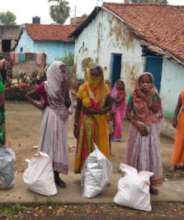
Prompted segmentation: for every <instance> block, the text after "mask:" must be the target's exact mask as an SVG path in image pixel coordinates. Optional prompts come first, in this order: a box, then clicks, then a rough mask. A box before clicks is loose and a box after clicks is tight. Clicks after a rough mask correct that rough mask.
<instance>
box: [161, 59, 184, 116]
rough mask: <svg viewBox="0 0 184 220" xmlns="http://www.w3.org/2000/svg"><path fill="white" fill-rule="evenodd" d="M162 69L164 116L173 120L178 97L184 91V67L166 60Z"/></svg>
mask: <svg viewBox="0 0 184 220" xmlns="http://www.w3.org/2000/svg"><path fill="white" fill-rule="evenodd" d="M162 68H163V69H162V80H161V90H160V95H161V98H162V104H163V109H164V115H165V116H166V117H168V118H171V117H172V116H173V113H174V110H175V106H176V103H177V99H178V95H179V93H180V91H181V90H182V89H184V67H183V66H182V65H180V64H177V63H176V62H174V61H170V60H168V59H166V58H164V59H163V67H162Z"/></svg>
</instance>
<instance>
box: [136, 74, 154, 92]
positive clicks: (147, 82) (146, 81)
mask: <svg viewBox="0 0 184 220" xmlns="http://www.w3.org/2000/svg"><path fill="white" fill-rule="evenodd" d="M139 84H140V88H141V90H142V91H143V92H148V91H149V90H150V89H151V88H152V86H153V82H152V78H151V76H149V75H144V76H142V78H141V79H140V81H139Z"/></svg>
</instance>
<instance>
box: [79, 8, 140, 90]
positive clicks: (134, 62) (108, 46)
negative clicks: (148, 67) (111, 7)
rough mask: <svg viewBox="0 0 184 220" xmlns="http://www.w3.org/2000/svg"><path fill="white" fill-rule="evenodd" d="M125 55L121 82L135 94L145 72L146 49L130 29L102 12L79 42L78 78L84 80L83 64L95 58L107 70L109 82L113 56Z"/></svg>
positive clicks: (84, 31)
mask: <svg viewBox="0 0 184 220" xmlns="http://www.w3.org/2000/svg"><path fill="white" fill-rule="evenodd" d="M112 53H119V54H122V68H121V78H122V79H124V80H125V81H126V87H127V90H129V91H131V90H132V84H134V82H135V78H136V76H137V75H138V74H139V73H141V72H142V70H143V59H142V48H141V45H140V42H139V41H138V40H136V39H135V38H134V37H133V36H132V35H131V34H130V33H129V31H128V29H127V28H126V26H125V25H124V24H123V23H122V22H121V21H119V20H118V19H117V18H116V17H114V16H112V15H111V14H109V13H108V12H105V11H101V12H100V13H99V14H98V15H97V17H96V18H95V19H94V20H92V22H91V23H90V24H89V25H88V26H87V27H86V28H85V29H84V30H83V32H82V33H81V34H80V35H79V36H78V38H77V39H76V42H75V63H76V68H77V77H78V78H83V77H84V71H83V68H82V63H83V61H84V60H85V59H86V58H91V59H92V60H93V61H94V62H96V63H99V64H100V65H102V67H103V68H104V73H105V79H108V80H110V78H111V55H112Z"/></svg>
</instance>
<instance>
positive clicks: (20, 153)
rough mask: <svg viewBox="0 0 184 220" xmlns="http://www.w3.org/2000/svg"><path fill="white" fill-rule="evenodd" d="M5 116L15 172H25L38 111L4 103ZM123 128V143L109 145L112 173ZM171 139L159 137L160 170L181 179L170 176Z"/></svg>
mask: <svg viewBox="0 0 184 220" xmlns="http://www.w3.org/2000/svg"><path fill="white" fill-rule="evenodd" d="M6 109H7V112H6V115H7V119H6V120H7V138H8V140H9V141H10V142H11V144H12V147H13V148H14V150H15V151H16V155H17V170H18V171H19V172H22V171H23V170H24V169H25V166H26V164H25V161H24V160H25V159H26V158H30V157H31V156H32V155H33V154H34V152H35V151H36V150H35V149H34V148H33V146H34V145H38V141H39V132H40V122H41V112H40V111H39V110H37V109H36V108H35V107H33V106H32V105H29V104H27V103H16V102H14V103H12V102H8V103H7V104H6ZM72 126H73V120H72V116H71V117H70V120H69V128H68V151H69V161H70V171H71V172H72V170H73V161H74V153H75V139H74V138H73V131H72V129H73V128H72ZM127 127H128V124H127V123H126V124H125V129H124V130H125V132H124V134H125V136H124V137H125V142H123V143H113V144H112V153H113V157H112V161H113V163H114V172H117V171H118V166H119V163H120V162H121V161H123V158H124V152H125V147H126V138H127ZM172 147H173V140H171V139H169V138H166V137H161V152H162V161H163V165H164V167H166V168H165V169H164V170H166V171H167V176H168V177H172V178H173V176H174V177H178V176H184V172H183V174H182V173H180V174H175V175H173V174H170V172H169V171H168V170H169V166H170V164H169V163H170V158H171V153H172Z"/></svg>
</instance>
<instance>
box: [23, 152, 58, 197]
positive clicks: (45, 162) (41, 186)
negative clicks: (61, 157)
mask: <svg viewBox="0 0 184 220" xmlns="http://www.w3.org/2000/svg"><path fill="white" fill-rule="evenodd" d="M26 161H27V162H28V167H27V169H26V170H25V171H24V174H23V180H24V182H25V184H26V185H27V186H28V188H29V189H30V190H31V191H33V192H36V193H39V194H42V195H45V196H52V195H55V194H57V188H56V184H55V182H54V174H53V168H52V162H51V160H50V158H49V156H48V155H47V154H45V153H43V152H39V154H36V155H35V156H34V157H33V158H32V159H31V160H26Z"/></svg>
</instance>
